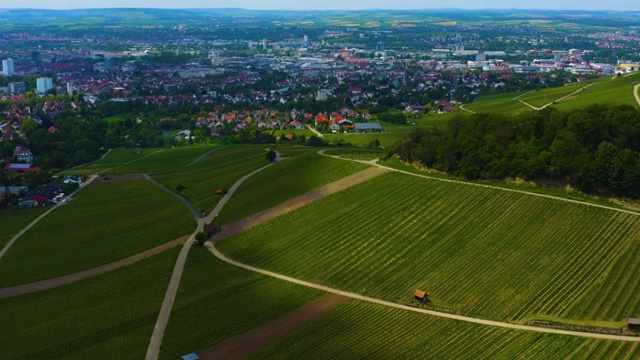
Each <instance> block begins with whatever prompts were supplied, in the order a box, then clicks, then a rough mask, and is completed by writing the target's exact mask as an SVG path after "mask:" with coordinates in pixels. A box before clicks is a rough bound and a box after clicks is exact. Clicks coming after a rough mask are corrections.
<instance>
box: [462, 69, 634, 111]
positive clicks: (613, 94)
mask: <svg viewBox="0 0 640 360" xmlns="http://www.w3.org/2000/svg"><path fill="white" fill-rule="evenodd" d="M638 82H640V73H638V74H630V75H623V76H621V77H611V76H606V77H601V78H599V79H595V80H589V81H585V82H581V83H571V84H567V85H566V86H560V87H553V88H548V89H540V90H539V91H531V92H528V93H527V92H519V93H506V94H500V95H489V96H483V97H480V98H478V99H477V100H476V101H475V102H473V103H470V104H465V105H464V108H465V109H467V110H471V111H474V112H499V113H504V112H517V111H522V110H525V111H529V110H530V108H529V107H527V106H526V105H525V104H523V103H521V102H520V101H518V100H522V101H524V102H526V103H528V104H530V105H532V106H534V107H542V106H544V105H547V104H549V103H553V102H554V101H557V103H556V104H552V105H549V106H552V107H554V108H557V109H559V110H572V109H577V108H584V107H587V106H589V105H591V104H594V103H599V104H605V105H631V106H634V107H637V106H638V104H637V102H636V100H635V98H634V96H633V85H634V84H637V83H638ZM585 86H588V89H586V90H581V89H582V88H583V87H585ZM576 91H577V93H576V94H573V95H571V96H569V97H566V96H567V95H569V94H571V93H573V92H576Z"/></svg>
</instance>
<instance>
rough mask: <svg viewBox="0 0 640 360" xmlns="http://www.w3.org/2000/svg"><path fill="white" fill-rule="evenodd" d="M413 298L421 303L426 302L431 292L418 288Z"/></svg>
mask: <svg viewBox="0 0 640 360" xmlns="http://www.w3.org/2000/svg"><path fill="white" fill-rule="evenodd" d="M413 298H414V299H416V301H419V302H420V303H421V304H426V303H427V300H428V299H429V294H427V293H426V292H425V291H422V290H416V292H414V293H413Z"/></svg>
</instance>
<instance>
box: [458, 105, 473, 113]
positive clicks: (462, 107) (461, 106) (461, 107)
mask: <svg viewBox="0 0 640 360" xmlns="http://www.w3.org/2000/svg"><path fill="white" fill-rule="evenodd" d="M464 105H465V104H460V110H462V111H466V112H468V113H472V114H475V113H476V112H475V111H472V110H468V109H465V108H464Z"/></svg>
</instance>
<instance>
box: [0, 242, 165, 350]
mask: <svg viewBox="0 0 640 360" xmlns="http://www.w3.org/2000/svg"><path fill="white" fill-rule="evenodd" d="M177 255H178V249H177V248H176V249H172V250H169V251H166V252H164V253H162V254H159V255H156V256H154V257H152V258H150V259H147V260H143V261H140V262H139V263H136V264H133V265H129V266H127V267H125V268H122V269H119V270H115V271H113V272H110V273H108V274H104V275H100V276H98V277H95V278H92V279H88V280H84V281H81V282H77V283H75V284H71V285H66V286H62V287H59V288H56V289H51V290H46V291H42V292H38V293H34V294H29V295H23V296H18V297H14V298H9V299H4V300H0V308H2V315H0V318H1V319H2V326H0V343H1V344H2V346H0V358H2V359H5V360H18V359H24V360H32V359H65V360H72V359H142V358H144V354H145V351H146V349H147V344H148V343H149V338H150V337H151V332H152V330H153V326H154V323H155V320H156V317H157V314H158V311H159V309H160V304H161V303H162V298H163V296H164V291H165V289H166V286H167V285H166V284H167V281H168V279H169V276H170V275H171V271H172V269H173V264H174V262H175V258H176V256H177Z"/></svg>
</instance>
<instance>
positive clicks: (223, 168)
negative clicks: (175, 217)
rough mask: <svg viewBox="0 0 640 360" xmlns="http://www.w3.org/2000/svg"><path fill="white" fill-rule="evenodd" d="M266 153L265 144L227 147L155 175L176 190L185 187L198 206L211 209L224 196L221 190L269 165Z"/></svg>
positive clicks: (185, 192)
mask: <svg viewBox="0 0 640 360" xmlns="http://www.w3.org/2000/svg"><path fill="white" fill-rule="evenodd" d="M265 153H266V152H265V151H264V145H263V146H261V147H256V146H253V147H251V148H248V149H246V148H236V147H229V148H224V149H221V150H219V151H215V152H213V153H211V154H210V155H209V156H208V157H207V158H205V159H203V160H201V161H198V162H197V163H194V164H192V165H188V166H184V167H181V168H179V171H178V172H174V173H171V174H166V175H156V176H154V178H155V179H156V180H158V181H159V182H160V183H162V184H163V185H165V186H166V187H168V188H169V189H171V190H173V191H176V189H177V188H178V187H179V186H183V187H184V190H182V192H181V194H182V195H184V196H185V197H186V198H187V199H189V201H190V202H191V203H192V204H193V205H194V206H195V207H196V208H197V209H207V210H211V209H212V208H213V207H214V206H215V205H216V204H217V203H218V200H219V199H220V198H221V196H220V195H217V194H216V191H217V190H218V189H221V190H227V189H229V188H230V187H231V186H232V185H233V183H235V182H236V181H237V180H238V179H240V178H241V177H242V176H244V175H245V174H247V173H249V172H251V171H253V170H255V169H258V168H260V167H262V166H265V165H267V164H268V162H267V160H266V158H265Z"/></svg>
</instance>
